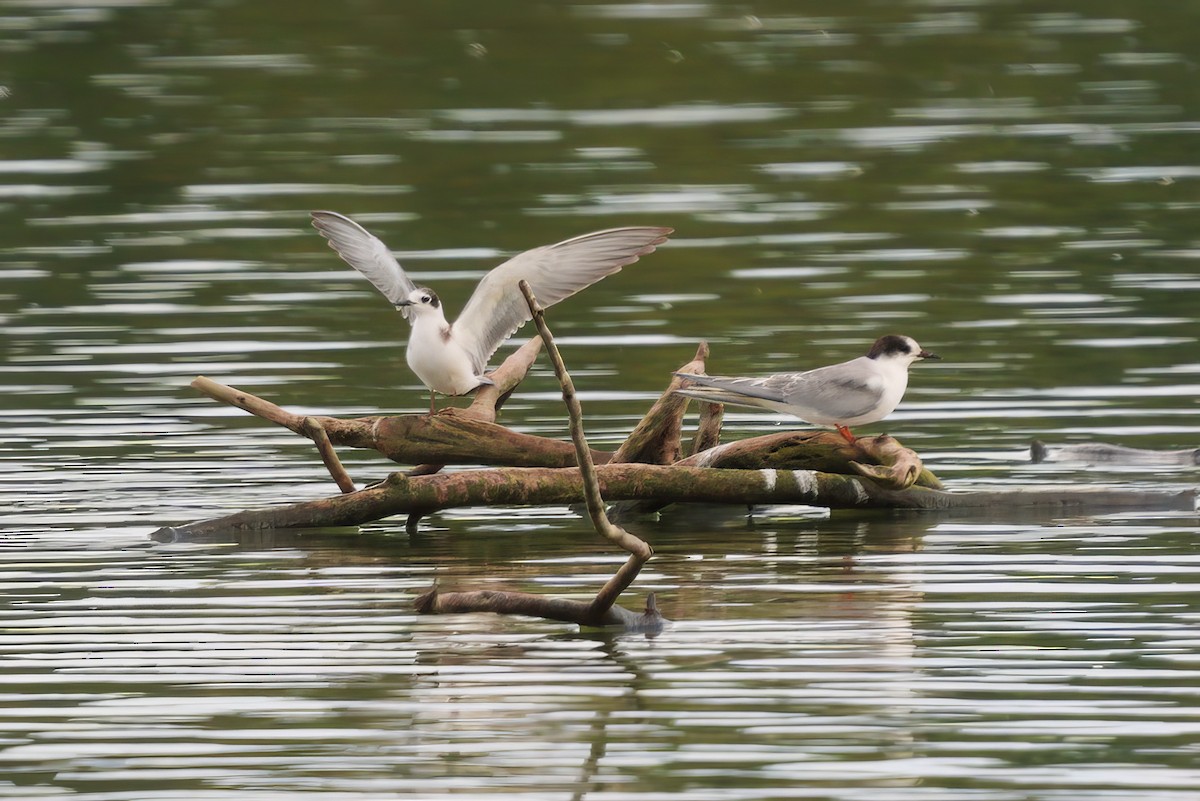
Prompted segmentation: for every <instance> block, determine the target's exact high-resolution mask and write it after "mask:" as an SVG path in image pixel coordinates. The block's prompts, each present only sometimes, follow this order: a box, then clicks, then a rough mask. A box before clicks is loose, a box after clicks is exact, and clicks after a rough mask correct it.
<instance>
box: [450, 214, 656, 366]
mask: <svg viewBox="0 0 1200 801" xmlns="http://www.w3.org/2000/svg"><path fill="white" fill-rule="evenodd" d="M671 233H672V230H671V229H670V228H613V229H611V230H608V231H596V232H594V233H590V234H584V235H582V236H577V237H574V238H573V239H568V240H566V241H565V242H559V243H558V244H556V245H546V246H545V247H540V248H534V249H533V250H527V251H525V252H524V253H521V254H520V255H517V256H514V257H513V258H511V259H509V260H508V261H506V262H504V263H503V264H501V265H500V266H499V267H497V268H496V269H494V270H492V271H491V272H489V273H488V274H487V275H485V276H484V277H483V280H482V281H480V282H479V285H478V286H477V287H475V292H474V293H473V294H472V295H471V299H470V300H468V301H467V305H466V306H465V307H463V310H462V314H460V315H459V316H458V319H457V320H456V321H455V322H454V329H453V330H454V338H455V340H457V341H458V342H459V344H461V345H462V346H463V347H464V348H466V349H467V351H468V353H470V354H471V357H472V358H473V359H474V360H475V364H476V369H477V370H479V371H480V372H482V371H483V368H484V367H485V366H486V365H487V362H488V359H490V358H491V357H492V354H493V353H495V352H496V348H498V347H500V343H502V342H503V341H504V340H506V339H508V338H509V337H510V336H512V335H513V332H515V331H516V330H517V329H518V328H520V327H521V326H523V325H524V324H525V323H527V322H528V321H529V319H530V314H529V307H528V306H527V305H526V303H525V298H524V297H522V295H521V291H520V290H519V289H518V288H517V283H518V282H520V281H521V280H525V281H528V282H529V287H530V289H532V290H533V294H534V295H536V296H537V299H538V302H539V303H540V304H541V305H542V307H543V308H544V307H547V306H550V305H553V304H555V303H558V302H559V301H560V300H563V299H564V298H568V297H570V296H571V295H574V294H575V293H576V292H578V291H579V290H581V289H584V288H586V287H589V286H591V285H592V284H594V283H596V282H597V281H599V280H600V279H601V278H604V277H605V276H607V275H611V274H612V273H615V272H617V271H618V270H620V269H621V268H622V267H624V266H625V265H627V264H633V263H634V262H635V261H637V260H638V257H640V256H644V255H646V254H647V253H650V252H652V251H653V250H654V249H655V248H656V247H657V246H659V245H661V244H662V243H663V242H666V241H667V236H669V235H670V234H671Z"/></svg>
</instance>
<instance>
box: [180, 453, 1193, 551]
mask: <svg viewBox="0 0 1200 801" xmlns="http://www.w3.org/2000/svg"><path fill="white" fill-rule="evenodd" d="M596 475H597V478H598V480H599V482H600V492H601V493H602V494H603V495H604V498H605V500H607V501H609V502H612V501H618V500H638V501H656V502H658V503H660V504H668V503H687V502H692V503H717V504H737V505H743V506H744V505H748V504H809V505H813V506H825V507H829V508H832V509H983V508H1007V509H1020V508H1035V507H1036V508H1046V509H1053V510H1059V511H1091V510H1096V509H1106V510H1112V509H1186V510H1191V509H1194V508H1195V499H1196V494H1195V492H1194V491H1191V490H1188V491H1175V490H1122V489H1109V488H1092V487H1083V488H1079V487H1061V488H1060V487H1048V488H1039V489H1005V490H995V491H975V492H946V491H944V490H936V489H929V488H927V487H920V486H913V487H909V488H908V489H903V490H895V489H889V488H887V487H885V486H883V485H881V484H879V483H877V482H875V481H873V480H871V479H867V478H859V477H854V476H846V475H838V474H835V473H821V472H817V471H813V470H729V469H723V468H712V467H681V466H676V465H666V466H664V465H645V464H613V465H604V466H601V467H597V468H596ZM583 500H584V496H583V481H582V479H581V477H580V473H579V470H578V469H577V468H546V467H513V468H507V469H504V470H463V471H460V472H455V473H443V474H438V475H431V476H406V475H404V474H403V473H393V474H392V475H390V476H388V478H387V479H386V480H385V481H383V482H382V483H380V484H377V485H375V486H373V487H369V488H367V489H364V490H359V491H358V492H355V493H352V494H349V495H338V496H334V497H329V498H321V499H317V500H312V501H305V502H302V503H296V504H291V505H288V506H281V507H273V508H267V509H259V510H250V511H245V512H238V513H236V514H232V515H228V516H226V517H222V518H216V519H213V520H208V521H200V522H198V523H191V524H188V525H186V526H181V527H178V528H176V529H174V532H176V533H179V534H184V533H192V534H208V533H212V532H215V531H241V530H249V529H261V528H297V527H316V526H354V525H359V524H362V523H367V522H370V521H374V520H380V519H382V518H385V517H390V516H393V515H408V514H418V515H427V514H431V513H433V512H437V511H440V510H443V509H450V508H454V507H463V506H525V505H532V506H542V505H567V504H574V503H581V502H582V501H583Z"/></svg>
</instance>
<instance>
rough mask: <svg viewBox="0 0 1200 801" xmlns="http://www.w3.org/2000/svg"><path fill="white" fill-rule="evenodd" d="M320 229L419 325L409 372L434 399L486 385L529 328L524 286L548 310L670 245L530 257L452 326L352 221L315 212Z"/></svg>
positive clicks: (608, 246) (568, 244) (596, 242)
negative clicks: (501, 356) (489, 372)
mask: <svg viewBox="0 0 1200 801" xmlns="http://www.w3.org/2000/svg"><path fill="white" fill-rule="evenodd" d="M312 221H313V227H314V228H316V229H317V230H318V231H320V232H321V235H322V236H324V237H325V238H326V239H328V240H329V246H330V247H331V248H333V249H334V250H335V251H337V254H338V255H339V256H341V257H342V259H344V260H345V262H346V263H347V264H349V265H350V266H351V267H353V268H354V269H356V270H358V271H359V272H360V273H362V274H363V276H365V277H366V279H367V280H368V281H370V282H371V283H372V284H374V285H375V288H376V289H378V290H379V291H380V292H381V293H383V296H384V297H385V298H387V299H388V301H390V302H391V303H392V305H393V306H395V307H396V309H397V310H398V311H399V312H400V313H401V314H402V315H404V317H405V319H407V320H408V321H409V323H410V324H411V325H412V335H411V336H410V337H409V338H408V349H407V353H406V356H407V360H408V366H409V367H411V368H412V371H413V372H414V373H416V375H417V378H419V379H421V381H422V383H424V384H425V386H426V387H428V388H429V410H430V412H432V411H433V398H434V395H433V393H435V392H440V393H441V394H443V395H462V394H464V393H467V392H470V391H471V390H473V389H475V388H476V387H478V386H479V385H481V384H490V383H492V382H491V379H489V378H487V377H486V376H485V375H484V370H485V369H486V368H487V363H488V360H489V359H490V358H491V357H492V354H493V353H495V352H496V349H497V348H499V347H500V345H501V343H503V342H504V340H506V339H508V338H509V337H510V336H512V335H513V334H514V333H515V332H516V330H517V329H518V328H520V327H521V326H522V325H524V324H525V323H526V322H528V321H529V320H530V314H529V307H528V306H527V305H526V303H525V298H524V296H522V295H521V292H520V290H519V289H518V288H517V284H518V283H519V282H520V281H522V280H524V281H528V282H529V287H530V289H532V290H533V293H534V295H536V296H537V299H538V302H539V303H541V305H542V306H543V307H547V306H551V305H553V304H555V303H558V302H559V301H560V300H563V299H565V298H568V297H570V296H571V295H574V294H575V293H576V292H578V291H579V290H581V289H585V288H586V287H589V286H591V285H592V284H594V283H596V282H597V281H599V280H600V279H601V278H604V277H605V276H608V275H612V274H613V273H615V272H617V271H618V270H620V269H621V268H622V267H624V266H626V265H629V264H633V263H634V262H635V261H637V260H638V258H639V257H641V256H644V255H646V254H647V253H651V252H652V251H653V250H654V249H655V248H656V247H657V246H659V245H661V244H662V243H663V242H666V241H667V237H668V236H669V235H670V234H671V233H672V230H671V229H670V228H613V229H611V230H608V231H596V232H594V233H590V234H583V235H582V236H577V237H574V238H573V239H568V240H566V241H564V242H559V243H558V244H556V245H546V246H544V247H539V248H534V249H533V250H527V251H525V252H524V253H521V254H519V255H517V256H514V257H512V258H511V259H509V260H508V261H506V262H504V263H503V264H501V265H500V266H499V267H496V268H495V269H493V270H492V271H491V272H489V273H488V274H487V275H485V276H484V277H483V279H482V280H481V281H480V282H479V284H478V285H477V286H476V287H475V291H474V293H473V294H472V295H471V298H470V300H468V301H467V305H466V306H464V307H463V310H462V313H461V314H460V315H459V316H458V319H457V320H455V321H454V322H453V323H450V322H447V321H446V314H445V311H444V309H443V308H442V302H441V300H440V299H439V298H438V296H437V294H436V293H435V292H434V291H433V290H432V289H429V288H428V287H423V286H417V285H416V284H415V283H413V281H412V279H411V278H409V277H408V274H407V273H405V272H404V269H403V268H402V267H401V266H400V263H399V262H398V261H396V258H395V257H394V256H393V255H392V253H391V251H390V250H388V248H387V246H386V245H384V244H383V242H381V241H380V240H379V239H378V238H377V237H375V236H374V235H372V234H371V233H370V232H368V231H367V230H366V229H365V228H363V227H362V226H361V225H359V224H358V223H356V222H354V221H353V220H351V219H350V218H349V217H346V216H344V215H341V214H338V213H336V212H333V211H314V212H312Z"/></svg>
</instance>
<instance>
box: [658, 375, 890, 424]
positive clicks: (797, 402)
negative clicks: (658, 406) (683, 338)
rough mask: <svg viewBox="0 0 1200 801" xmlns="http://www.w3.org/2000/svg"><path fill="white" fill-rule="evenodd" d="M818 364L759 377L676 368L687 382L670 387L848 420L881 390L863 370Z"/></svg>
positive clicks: (867, 409)
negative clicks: (687, 384) (692, 372)
mask: <svg viewBox="0 0 1200 801" xmlns="http://www.w3.org/2000/svg"><path fill="white" fill-rule="evenodd" d="M845 366H846V365H836V366H833V367H821V368H818V369H816V370H809V371H808V372H805V373H776V374H775V375H768V376H762V377H750V378H727V377H724V376H705V375H689V374H686V373H676V375H679V376H682V377H683V378H686V379H688V380H689V381H692V382H693V384H694V385H693V386H691V387H686V388H684V389H679V390H676V392H678V393H679V394H680V395H686V396H687V397H690V398H698V399H700V400H707V401H712V402H716V403H732V404H736V405H738V406H754V407H758V408H763V409H774V410H776V411H781V410H783V409H784V408H786V410H787V411H789V412H790V413H792V414H794V415H796V416H797V417H800V418H801V419H808V415H811V416H813V417H816V418H819V419H832V420H851V419H853V418H855V417H859V416H860V415H864V414H867V413H868V412H870V411H871V410H872V409H874V408H875V405H876V404H877V403H879V400H880V398H881V397H882V395H883V389H884V387H883V382H882V381H881V380H880V379H879V377H878V376H877V375H875V374H874V373H871V372H867V371H854V370H846V369H844V368H845Z"/></svg>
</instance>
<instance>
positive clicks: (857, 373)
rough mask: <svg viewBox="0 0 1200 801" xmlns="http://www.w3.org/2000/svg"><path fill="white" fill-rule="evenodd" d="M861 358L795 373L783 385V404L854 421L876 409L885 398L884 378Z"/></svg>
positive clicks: (833, 417)
mask: <svg viewBox="0 0 1200 801" xmlns="http://www.w3.org/2000/svg"><path fill="white" fill-rule="evenodd" d="M867 361H868V360H867V359H865V358H863V357H860V358H858V359H854V360H852V361H849V362H844V363H842V364H834V365H830V366H829V367H818V368H817V369H816V370H809V371H808V372H806V373H792V374H791V376H790V380H788V381H786V382H784V383H783V386H782V390H783V402H784V403H786V404H788V405H789V406H794V407H797V408H805V409H809V410H811V411H814V412H818V413H819V414H821V415H823V416H824V417H827V418H832V419H836V420H850V419H853V418H855V417H858V416H860V415H864V414H866V413H867V412H869V411H871V410H872V409H874V408H875V406H876V405H877V404H878V403H879V400H880V399H881V398H882V397H883V391H884V382H883V379H882V378H881V377H880V376H879V375H878V374H877V373H876V372H875V371H874V370H871V369H869V364H867Z"/></svg>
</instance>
